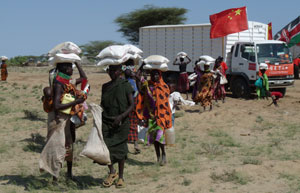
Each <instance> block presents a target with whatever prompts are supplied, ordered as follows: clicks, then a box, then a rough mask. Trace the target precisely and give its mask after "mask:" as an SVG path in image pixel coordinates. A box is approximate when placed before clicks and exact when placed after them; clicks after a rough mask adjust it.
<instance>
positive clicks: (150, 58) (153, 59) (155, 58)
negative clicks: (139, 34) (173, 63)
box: [144, 55, 169, 65]
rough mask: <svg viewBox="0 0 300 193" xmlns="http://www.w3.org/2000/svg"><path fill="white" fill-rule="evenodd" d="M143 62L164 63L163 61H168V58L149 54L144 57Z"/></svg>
mask: <svg viewBox="0 0 300 193" xmlns="http://www.w3.org/2000/svg"><path fill="white" fill-rule="evenodd" d="M144 62H145V63H146V64H150V65H160V64H164V63H166V64H167V63H168V62H169V60H168V58H166V57H164V56H161V55H151V56H148V57H147V58H145V59H144Z"/></svg>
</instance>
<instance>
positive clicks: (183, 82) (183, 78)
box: [173, 55, 191, 99]
mask: <svg viewBox="0 0 300 193" xmlns="http://www.w3.org/2000/svg"><path fill="white" fill-rule="evenodd" d="M178 58H179V61H178ZM185 58H187V60H188V61H184V59H185ZM190 62H191V59H190V58H189V57H188V56H187V55H186V56H183V55H181V56H179V57H176V59H175V61H174V62H173V64H174V65H178V66H179V72H180V75H179V81H178V91H179V92H181V93H186V99H188V98H189V96H188V91H189V89H190V85H189V80H188V74H187V72H186V66H187V65H188V64H189V63H190Z"/></svg>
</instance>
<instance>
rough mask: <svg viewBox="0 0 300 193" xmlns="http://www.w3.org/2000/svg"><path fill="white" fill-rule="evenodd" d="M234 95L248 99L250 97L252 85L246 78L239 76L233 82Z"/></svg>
mask: <svg viewBox="0 0 300 193" xmlns="http://www.w3.org/2000/svg"><path fill="white" fill-rule="evenodd" d="M232 95H233V97H235V98H245V99H248V98H249V97H250V87H249V85H248V84H247V83H246V81H245V80H244V79H242V78H237V79H235V80H234V81H233V82H232Z"/></svg>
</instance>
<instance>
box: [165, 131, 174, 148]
mask: <svg viewBox="0 0 300 193" xmlns="http://www.w3.org/2000/svg"><path fill="white" fill-rule="evenodd" d="M166 144H167V145H175V130H174V127H171V128H169V129H166Z"/></svg>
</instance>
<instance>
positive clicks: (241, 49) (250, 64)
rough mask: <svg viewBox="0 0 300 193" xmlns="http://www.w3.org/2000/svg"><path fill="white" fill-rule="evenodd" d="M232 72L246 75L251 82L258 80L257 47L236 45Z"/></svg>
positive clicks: (245, 44)
mask: <svg viewBox="0 0 300 193" xmlns="http://www.w3.org/2000/svg"><path fill="white" fill-rule="evenodd" d="M231 62H232V71H233V72H241V73H245V74H246V75H247V76H248V78H249V80H256V70H257V65H256V55H255V46H254V45H253V44H251V43H239V44H236V48H235V51H234V54H233V57H232V61H231Z"/></svg>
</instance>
